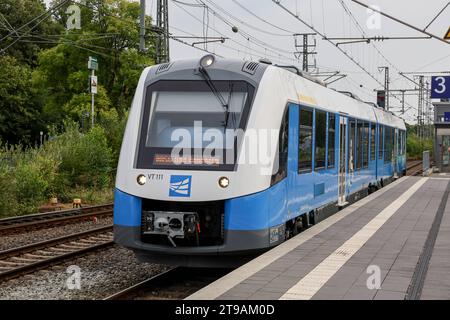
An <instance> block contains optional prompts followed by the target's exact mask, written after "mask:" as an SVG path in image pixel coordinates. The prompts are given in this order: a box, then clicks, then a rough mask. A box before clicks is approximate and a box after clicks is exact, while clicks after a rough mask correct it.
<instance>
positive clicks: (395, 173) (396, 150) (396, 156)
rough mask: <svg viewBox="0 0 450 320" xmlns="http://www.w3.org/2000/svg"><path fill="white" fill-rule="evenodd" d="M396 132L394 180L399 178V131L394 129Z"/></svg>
mask: <svg viewBox="0 0 450 320" xmlns="http://www.w3.org/2000/svg"><path fill="white" fill-rule="evenodd" d="M393 131H394V143H393V145H394V159H393V161H394V178H398V163H397V162H398V144H397V143H398V130H397V129H393Z"/></svg>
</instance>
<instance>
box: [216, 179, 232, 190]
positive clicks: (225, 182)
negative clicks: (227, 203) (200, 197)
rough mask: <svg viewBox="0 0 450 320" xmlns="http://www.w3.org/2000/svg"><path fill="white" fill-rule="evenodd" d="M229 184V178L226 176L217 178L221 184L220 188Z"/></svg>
mask: <svg viewBox="0 0 450 320" xmlns="http://www.w3.org/2000/svg"><path fill="white" fill-rule="evenodd" d="M229 185H230V179H228V178H227V177H222V178H220V179H219V186H221V187H222V188H224V189H225V188H228V186H229Z"/></svg>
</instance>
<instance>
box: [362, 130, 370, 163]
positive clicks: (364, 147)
mask: <svg viewBox="0 0 450 320" xmlns="http://www.w3.org/2000/svg"><path fill="white" fill-rule="evenodd" d="M362 132H363V137H362V139H363V140H362V157H363V158H362V167H363V168H364V169H366V168H368V167H369V123H368V122H364V123H363V125H362Z"/></svg>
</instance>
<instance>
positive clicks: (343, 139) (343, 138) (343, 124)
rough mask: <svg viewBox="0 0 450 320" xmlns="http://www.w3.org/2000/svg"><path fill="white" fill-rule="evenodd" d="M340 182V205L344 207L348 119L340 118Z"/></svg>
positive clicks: (345, 202)
mask: <svg viewBox="0 0 450 320" xmlns="http://www.w3.org/2000/svg"><path fill="white" fill-rule="evenodd" d="M339 119H340V120H339V165H338V168H339V181H338V192H339V195H338V205H339V206H344V205H346V204H347V201H346V186H347V169H348V166H347V149H348V148H347V141H348V140H347V117H343V116H340V117H339Z"/></svg>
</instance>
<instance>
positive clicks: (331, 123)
mask: <svg viewBox="0 0 450 320" xmlns="http://www.w3.org/2000/svg"><path fill="white" fill-rule="evenodd" d="M335 143H336V116H335V115H334V114H332V113H329V114H328V168H329V169H331V168H334V164H335Z"/></svg>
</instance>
